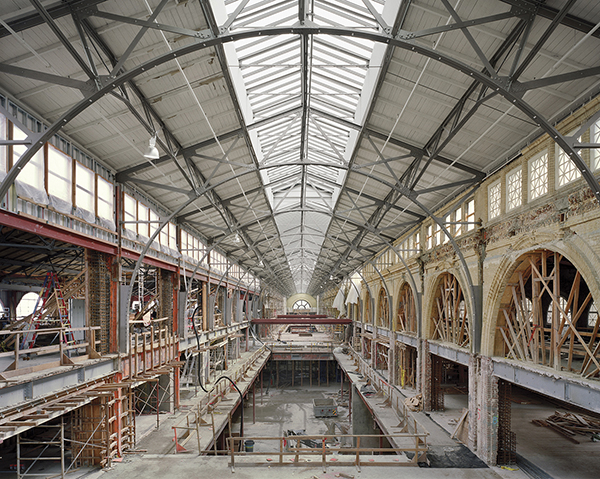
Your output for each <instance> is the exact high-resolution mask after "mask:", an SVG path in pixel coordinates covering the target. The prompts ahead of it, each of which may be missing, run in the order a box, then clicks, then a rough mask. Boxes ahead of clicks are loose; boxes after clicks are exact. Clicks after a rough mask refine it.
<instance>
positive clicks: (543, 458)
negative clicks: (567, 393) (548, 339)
mask: <svg viewBox="0 0 600 479" xmlns="http://www.w3.org/2000/svg"><path fill="white" fill-rule="evenodd" d="M467 401H468V396H467V395H466V394H445V396H444V404H445V406H446V409H445V410H444V411H439V412H432V413H429V416H430V418H431V419H432V420H433V421H434V422H435V423H437V424H439V425H440V426H442V427H443V428H444V429H445V430H446V431H448V432H449V433H452V432H453V431H454V429H455V428H456V421H457V420H458V419H459V418H460V416H461V414H462V412H463V410H464V408H466V407H467ZM554 411H566V410H565V409H562V408H560V407H559V406H558V405H557V404H555V403H552V402H550V401H548V400H547V399H545V398H544V397H543V396H540V395H538V394H535V393H531V392H528V391H525V390H519V389H515V390H514V391H513V402H512V430H513V432H515V433H516V436H517V454H519V455H520V456H522V457H523V458H525V459H526V460H527V461H529V462H531V463H532V464H533V465H534V466H535V467H537V468H539V469H540V470H541V472H542V474H541V477H544V475H543V474H544V473H545V474H546V476H545V477H551V478H553V479H597V478H598V477H600V442H592V441H591V440H589V439H588V438H587V437H586V436H577V439H578V440H579V441H580V442H581V444H574V443H572V442H571V441H569V440H568V439H566V438H565V437H563V436H561V435H560V434H558V433H556V432H554V431H552V430H549V429H548V428H543V427H539V426H536V425H535V424H532V422H531V420H532V419H545V418H547V417H548V416H550V415H552V414H553V413H554ZM516 467H519V466H518V465H517V466H516Z"/></svg>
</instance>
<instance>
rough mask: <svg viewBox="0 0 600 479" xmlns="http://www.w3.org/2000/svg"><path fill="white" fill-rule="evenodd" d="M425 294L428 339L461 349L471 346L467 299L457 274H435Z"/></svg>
mask: <svg viewBox="0 0 600 479" xmlns="http://www.w3.org/2000/svg"><path fill="white" fill-rule="evenodd" d="M430 291H431V294H430V295H429V303H430V304H429V308H428V309H427V311H429V321H427V323H428V325H427V327H428V335H427V336H426V337H428V338H429V339H433V340H438V341H445V342H449V343H453V344H456V345H457V346H460V347H463V348H469V347H470V345H471V329H470V327H471V325H470V318H471V311H470V308H469V303H470V298H469V297H468V293H467V292H466V291H465V289H464V288H463V287H462V284H461V281H460V280H459V278H458V275H455V274H454V273H452V272H450V271H445V272H442V273H441V274H439V275H438V276H437V277H436V278H435V281H434V283H433V288H432V289H431V290H430Z"/></svg>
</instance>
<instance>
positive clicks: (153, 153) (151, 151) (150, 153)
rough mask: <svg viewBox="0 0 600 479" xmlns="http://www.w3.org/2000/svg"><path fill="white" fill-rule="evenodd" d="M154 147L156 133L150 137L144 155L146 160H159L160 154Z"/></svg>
mask: <svg viewBox="0 0 600 479" xmlns="http://www.w3.org/2000/svg"><path fill="white" fill-rule="evenodd" d="M155 145H156V133H155V134H154V135H152V138H150V141H149V143H148V149H147V150H146V153H144V158H148V159H150V160H158V159H159V158H160V153H159V152H158V149H157V148H156V146H155Z"/></svg>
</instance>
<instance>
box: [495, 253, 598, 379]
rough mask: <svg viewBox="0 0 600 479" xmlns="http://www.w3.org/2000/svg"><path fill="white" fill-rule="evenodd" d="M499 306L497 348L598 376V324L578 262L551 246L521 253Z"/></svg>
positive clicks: (513, 356) (525, 358) (499, 352)
mask: <svg viewBox="0 0 600 479" xmlns="http://www.w3.org/2000/svg"><path fill="white" fill-rule="evenodd" d="M506 284H507V286H506V288H505V290H504V292H503V293H502V296H501V299H500V304H501V307H500V309H499V311H498V319H497V327H496V338H495V354H496V355H497V356H506V357H508V358H510V359H516V360H518V361H524V362H529V363H533V364H540V365H544V366H549V367H553V368H555V369H559V370H563V371H564V370H567V371H570V372H573V373H576V374H579V375H581V376H583V377H585V378H598V376H599V372H598V371H599V368H598V365H599V364H600V355H599V353H598V351H600V338H599V337H598V335H597V331H598V329H599V326H600V323H599V322H600V319H599V317H598V310H597V309H596V305H595V304H594V300H593V298H592V293H591V290H590V287H589V286H588V285H587V283H586V281H585V279H584V278H583V276H582V274H581V272H580V271H578V269H577V267H576V266H575V265H574V264H573V263H571V262H570V261H569V260H568V259H567V258H565V257H564V256H563V255H562V254H560V253H558V252H554V251H549V250H537V251H532V252H528V253H527V254H526V255H524V256H522V257H521V258H519V259H518V260H517V261H516V263H515V266H514V269H513V270H512V272H511V273H510V277H509V278H508V280H507V281H506Z"/></svg>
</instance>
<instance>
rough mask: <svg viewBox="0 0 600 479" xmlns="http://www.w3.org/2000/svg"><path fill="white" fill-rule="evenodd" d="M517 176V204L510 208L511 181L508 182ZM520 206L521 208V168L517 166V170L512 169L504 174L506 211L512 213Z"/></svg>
mask: <svg viewBox="0 0 600 479" xmlns="http://www.w3.org/2000/svg"><path fill="white" fill-rule="evenodd" d="M517 174H518V175H520V178H519V185H518V189H519V194H518V197H519V204H516V205H513V206H511V191H510V186H511V181H510V179H511V178H512V177H513V176H515V175H517ZM520 206H523V167H522V166H520V165H519V166H518V167H517V168H513V169H512V170H510V171H509V172H508V173H507V174H506V211H512V210H514V209H516V208H519V207H520Z"/></svg>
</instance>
